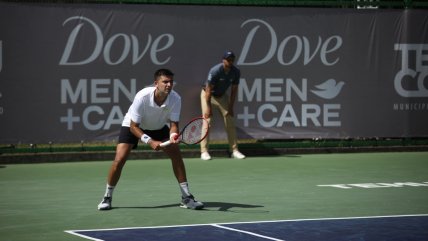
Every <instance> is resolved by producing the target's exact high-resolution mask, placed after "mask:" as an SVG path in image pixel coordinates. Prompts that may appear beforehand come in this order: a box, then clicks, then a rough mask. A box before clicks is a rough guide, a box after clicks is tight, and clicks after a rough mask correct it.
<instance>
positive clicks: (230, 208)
mask: <svg viewBox="0 0 428 241" xmlns="http://www.w3.org/2000/svg"><path fill="white" fill-rule="evenodd" d="M178 206H179V204H178V203H175V204H166V205H159V206H139V207H113V209H126V208H141V209H157V208H172V207H174V208H176V207H178ZM263 207H264V206H262V205H252V204H242V203H226V202H204V209H203V210H205V211H220V212H245V211H243V210H242V209H251V208H263ZM235 209H237V210H235ZM248 211H249V210H248ZM253 212H264V213H266V212H269V211H265V210H253Z"/></svg>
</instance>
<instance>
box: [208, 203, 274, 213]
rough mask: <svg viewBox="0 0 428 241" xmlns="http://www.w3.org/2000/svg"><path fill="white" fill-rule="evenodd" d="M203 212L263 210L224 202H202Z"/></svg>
mask: <svg viewBox="0 0 428 241" xmlns="http://www.w3.org/2000/svg"><path fill="white" fill-rule="evenodd" d="M204 206H205V207H204V210H208V211H220V212H244V211H243V210H242V209H248V211H250V209H252V208H263V207H264V206H262V205H253V204H242V203H226V202H204ZM252 211H254V212H269V211H265V210H252Z"/></svg>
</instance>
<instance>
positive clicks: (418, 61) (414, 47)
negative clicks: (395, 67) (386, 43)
mask: <svg viewBox="0 0 428 241" xmlns="http://www.w3.org/2000/svg"><path fill="white" fill-rule="evenodd" d="M394 49H395V50H396V51H400V52H401V70H400V71H399V72H398V73H397V74H396V75H395V78H394V87H395V90H396V91H397V93H398V94H399V95H401V96H403V97H428V89H427V88H426V87H425V86H426V84H425V81H427V80H428V78H427V77H428V65H427V61H428V54H427V53H428V44H395V45H394ZM409 63H414V65H415V66H411V65H410V64H409ZM403 83H406V84H408V85H409V86H413V87H412V88H406V87H404V85H403Z"/></svg>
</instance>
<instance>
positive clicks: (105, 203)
mask: <svg viewBox="0 0 428 241" xmlns="http://www.w3.org/2000/svg"><path fill="white" fill-rule="evenodd" d="M111 200H112V198H111V197H103V200H102V201H101V202H100V204H98V210H110V209H111Z"/></svg>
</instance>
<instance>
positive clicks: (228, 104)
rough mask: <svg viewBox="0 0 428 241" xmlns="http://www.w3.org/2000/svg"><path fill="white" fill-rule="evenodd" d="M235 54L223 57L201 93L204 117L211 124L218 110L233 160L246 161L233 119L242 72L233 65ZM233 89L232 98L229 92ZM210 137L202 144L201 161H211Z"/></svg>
mask: <svg viewBox="0 0 428 241" xmlns="http://www.w3.org/2000/svg"><path fill="white" fill-rule="evenodd" d="M234 61H235V54H234V53H233V52H232V51H227V52H226V53H224V55H223V60H222V63H219V64H217V65H215V66H214V67H212V68H211V69H210V72H209V73H208V79H207V81H204V83H203V85H202V91H201V107H202V115H203V117H205V118H206V119H207V120H208V123H211V121H212V119H211V117H212V108H213V107H215V108H217V109H218V110H219V111H220V113H221V115H222V116H223V120H224V127H225V130H226V133H227V139H228V142H229V151H230V152H231V153H232V157H233V158H237V159H244V158H245V156H244V155H243V154H242V153H241V152H239V150H238V142H237V139H236V128H235V120H234V117H233V106H234V104H235V99H236V95H237V93H238V85H239V78H240V77H241V72H240V70H239V69H238V68H237V67H235V66H234V65H233V62H234ZM230 86H232V87H231V91H230V97H229V96H228V95H227V93H226V92H227V90H228V89H229V87H230ZM208 143H209V136H208V137H207V138H205V139H204V140H202V142H201V159H202V160H211V155H210V154H209V152H208Z"/></svg>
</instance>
